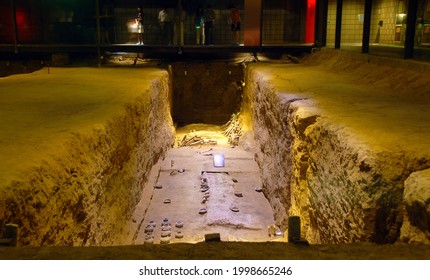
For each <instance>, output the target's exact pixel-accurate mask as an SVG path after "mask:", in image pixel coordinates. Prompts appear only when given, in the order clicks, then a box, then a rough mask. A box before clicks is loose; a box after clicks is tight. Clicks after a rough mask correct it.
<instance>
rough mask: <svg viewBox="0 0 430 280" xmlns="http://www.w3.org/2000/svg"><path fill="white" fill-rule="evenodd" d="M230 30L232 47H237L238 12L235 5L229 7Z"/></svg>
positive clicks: (238, 34)
mask: <svg viewBox="0 0 430 280" xmlns="http://www.w3.org/2000/svg"><path fill="white" fill-rule="evenodd" d="M230 28H231V32H232V41H233V44H234V45H239V36H240V12H239V9H238V8H236V6H235V5H230Z"/></svg>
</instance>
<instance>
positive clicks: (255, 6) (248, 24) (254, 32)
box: [243, 0, 262, 46]
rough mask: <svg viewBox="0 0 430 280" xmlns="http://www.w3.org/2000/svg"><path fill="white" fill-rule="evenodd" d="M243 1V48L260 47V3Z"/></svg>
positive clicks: (254, 0)
mask: <svg viewBox="0 0 430 280" xmlns="http://www.w3.org/2000/svg"><path fill="white" fill-rule="evenodd" d="M261 1H262V0H245V11H244V13H245V15H246V16H245V22H244V24H243V27H244V36H243V41H244V45H245V46H261V7H262V5H261V3H262V2H261Z"/></svg>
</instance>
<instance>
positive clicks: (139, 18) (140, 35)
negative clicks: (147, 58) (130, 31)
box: [134, 7, 144, 45]
mask: <svg viewBox="0 0 430 280" xmlns="http://www.w3.org/2000/svg"><path fill="white" fill-rule="evenodd" d="M134 20H135V21H136V24H137V44H138V45H143V31H144V30H143V11H142V7H138V8H137V15H136V18H135V19H134Z"/></svg>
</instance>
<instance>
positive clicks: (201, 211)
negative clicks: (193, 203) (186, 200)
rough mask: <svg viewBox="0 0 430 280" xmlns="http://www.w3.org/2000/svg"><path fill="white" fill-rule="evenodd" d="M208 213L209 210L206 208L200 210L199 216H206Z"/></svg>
mask: <svg viewBox="0 0 430 280" xmlns="http://www.w3.org/2000/svg"><path fill="white" fill-rule="evenodd" d="M207 212H208V210H207V209H206V208H200V209H199V214H206V213H207Z"/></svg>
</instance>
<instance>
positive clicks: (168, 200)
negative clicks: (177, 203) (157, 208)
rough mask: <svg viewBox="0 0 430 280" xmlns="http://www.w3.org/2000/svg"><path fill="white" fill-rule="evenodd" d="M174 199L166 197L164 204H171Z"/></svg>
mask: <svg viewBox="0 0 430 280" xmlns="http://www.w3.org/2000/svg"><path fill="white" fill-rule="evenodd" d="M171 202H172V201H171V200H170V199H169V198H168V199H165V200H164V204H169V203H171Z"/></svg>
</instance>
